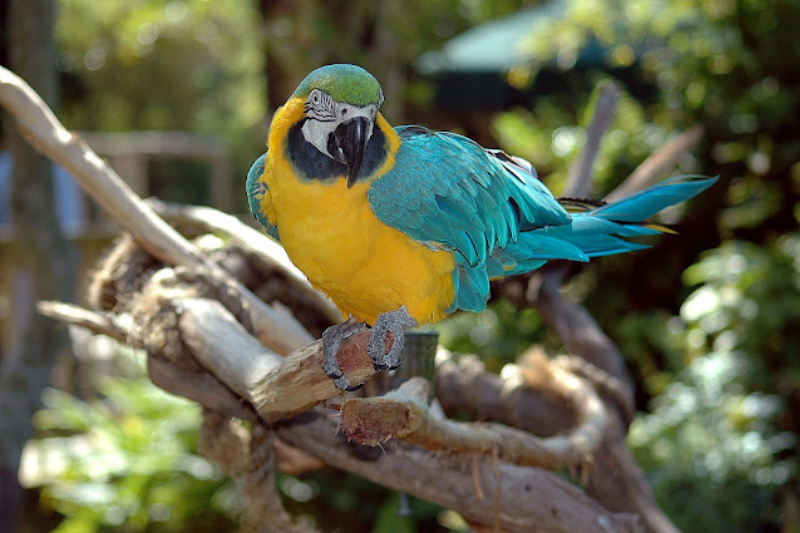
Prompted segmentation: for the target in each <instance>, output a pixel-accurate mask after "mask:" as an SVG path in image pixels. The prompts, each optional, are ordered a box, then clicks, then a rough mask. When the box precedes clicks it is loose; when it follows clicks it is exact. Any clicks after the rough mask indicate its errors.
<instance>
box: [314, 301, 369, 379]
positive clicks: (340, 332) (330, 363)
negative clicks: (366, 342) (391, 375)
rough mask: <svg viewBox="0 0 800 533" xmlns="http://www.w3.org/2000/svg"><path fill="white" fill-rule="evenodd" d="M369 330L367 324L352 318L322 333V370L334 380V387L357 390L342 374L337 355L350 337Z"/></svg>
mask: <svg viewBox="0 0 800 533" xmlns="http://www.w3.org/2000/svg"><path fill="white" fill-rule="evenodd" d="M365 329H367V326H366V324H364V323H363V322H359V321H357V320H356V319H354V318H353V317H350V318H349V319H347V320H346V321H344V322H342V323H341V324H336V325H333V326H331V327H329V328H328V329H326V330H325V331H323V332H322V354H323V359H322V370H324V371H325V373H326V374H328V376H329V377H331V378H332V379H333V383H334V385H336V387H338V388H340V389H342V390H356V389H357V388H358V386H357V387H352V386H351V385H350V380H348V379H347V377H346V376H345V375H343V374H342V369H341V368H339V361H338V360H337V359H336V354H337V353H338V352H339V347H340V346H341V345H342V342H343V341H344V340H345V339H347V338H348V337H352V336H353V335H355V334H356V333H359V332H361V331H364V330H365Z"/></svg>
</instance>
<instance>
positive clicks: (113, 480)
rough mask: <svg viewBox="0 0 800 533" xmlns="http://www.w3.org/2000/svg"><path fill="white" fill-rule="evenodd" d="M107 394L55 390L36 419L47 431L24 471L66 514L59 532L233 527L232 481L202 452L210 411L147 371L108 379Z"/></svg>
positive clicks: (36, 443) (104, 391) (44, 500)
mask: <svg viewBox="0 0 800 533" xmlns="http://www.w3.org/2000/svg"><path fill="white" fill-rule="evenodd" d="M98 390H99V392H100V393H101V394H102V395H103V399H95V400H90V401H83V400H79V399H77V398H75V397H73V396H70V395H68V394H65V393H63V392H59V391H57V390H54V389H50V390H48V391H47V392H46V393H45V395H44V398H43V399H44V409H42V410H41V411H39V412H38V413H37V415H36V420H35V423H36V427H37V429H38V431H39V432H40V433H41V434H42V435H43V436H42V437H41V438H39V439H38V440H35V441H31V443H29V445H28V446H29V447H28V449H27V450H26V463H25V466H24V468H23V471H24V472H25V476H26V478H27V481H26V483H27V484H28V485H29V486H38V487H41V488H42V503H43V504H44V505H46V506H50V507H52V508H53V509H55V510H56V511H58V512H59V513H61V514H63V515H64V516H65V518H64V520H63V521H62V522H61V524H60V525H59V527H58V528H57V529H56V530H55V531H57V532H58V533H73V532H75V533H78V532H79V533H90V532H110V531H129V532H136V531H147V532H163V533H167V532H178V531H187V530H191V531H199V532H202V531H220V530H223V529H232V526H233V523H234V522H233V521H232V518H233V517H234V515H235V514H236V512H237V510H236V508H235V505H234V504H232V500H233V495H232V493H231V491H232V487H231V485H230V482H229V481H227V480H226V479H225V478H224V477H223V476H222V474H221V473H220V471H219V470H218V468H217V467H216V466H215V465H214V464H212V463H209V462H208V461H207V460H206V459H204V458H203V457H201V456H199V455H197V452H196V449H197V433H198V429H199V424H200V409H199V407H198V406H197V404H195V403H193V402H190V401H188V400H185V399H183V398H179V397H176V396H172V395H169V394H167V393H165V392H163V391H161V390H160V389H158V388H156V387H155V386H154V385H153V384H152V383H150V381H149V380H148V379H147V378H146V377H139V378H136V379H120V378H106V379H104V380H103V381H102V382H101V383H100V384H99V386H98Z"/></svg>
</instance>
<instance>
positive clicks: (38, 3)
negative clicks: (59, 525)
mask: <svg viewBox="0 0 800 533" xmlns="http://www.w3.org/2000/svg"><path fill="white" fill-rule="evenodd" d="M55 12H56V7H55V0H12V1H11V2H10V3H9V7H8V18H7V19H6V23H7V30H8V32H7V35H8V36H9V42H8V48H9V59H10V63H11V66H12V67H13V68H14V69H15V70H16V72H18V73H19V75H20V76H22V77H23V78H24V79H26V80H27V81H28V82H29V83H30V84H31V85H32V86H33V87H34V88H35V89H36V90H37V91H38V93H39V94H40V95H41V96H42V98H43V99H44V100H45V101H47V102H48V103H50V104H51V105H52V103H53V102H54V100H55V99H56V73H55V62H54V50H55V45H54V38H53V32H54V22H55ZM5 135H6V139H7V141H8V143H7V147H8V150H9V152H10V154H11V157H12V158H13V161H14V168H13V173H12V178H11V180H12V186H11V189H12V193H11V204H12V205H11V211H12V220H13V224H14V240H15V246H14V249H15V250H16V257H15V260H16V266H15V269H16V272H15V275H14V280H15V283H14V285H15V286H14V287H12V294H14V295H15V296H14V297H13V299H12V301H13V302H14V307H13V309H12V312H13V313H14V322H15V324H16V325H17V327H16V328H15V333H14V344H13V346H12V347H11V350H10V353H8V354H6V357H5V358H4V359H3V360H2V361H0V363H1V365H0V501H2V502H3V512H2V513H0V531H12V530H13V529H14V527H15V526H14V524H15V522H16V517H17V514H18V511H19V507H20V502H21V495H22V490H21V487H20V485H19V481H18V477H17V472H18V470H19V466H20V457H21V454H22V448H23V446H24V445H25V442H26V441H27V440H28V439H29V438H30V436H31V435H32V433H33V426H32V416H33V414H34V412H35V411H36V410H37V409H38V407H39V404H40V395H41V392H42V389H44V388H45V387H46V386H47V385H48V384H49V382H50V372H51V368H52V366H53V362H54V361H55V359H56V357H57V356H58V354H59V352H60V351H61V350H62V349H63V348H64V346H65V341H66V330H65V329H64V328H63V326H58V325H56V323H55V322H53V321H52V320H50V319H47V318H44V317H42V316H41V315H39V314H37V313H36V311H35V308H34V306H33V304H34V302H35V301H36V300H40V299H53V298H57V299H60V298H66V299H71V295H72V292H73V286H74V278H75V273H74V271H75V256H74V251H73V248H72V246H71V245H70V243H69V242H68V241H67V240H66V239H65V237H64V235H63V234H62V232H61V230H60V229H59V225H58V221H57V219H56V215H55V209H54V198H53V177H52V175H53V172H52V164H51V163H50V162H49V161H48V160H47V159H46V158H44V157H42V156H41V155H39V154H38V153H37V152H35V151H34V150H33V148H31V147H30V146H29V145H28V144H27V143H26V142H25V140H24V139H22V137H21V136H20V135H19V132H18V131H17V128H16V127H15V126H14V124H13V122H12V119H10V118H6V124H5Z"/></svg>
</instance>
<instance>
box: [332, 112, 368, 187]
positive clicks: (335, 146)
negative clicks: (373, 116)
mask: <svg viewBox="0 0 800 533" xmlns="http://www.w3.org/2000/svg"><path fill="white" fill-rule="evenodd" d="M367 141H369V121H368V120H367V119H366V118H365V117H356V118H354V119H352V120H348V121H347V122H344V123H342V124H339V126H337V127H336V129H335V130H334V131H333V134H331V136H330V137H329V138H328V152H329V153H330V154H334V157H335V158H336V160H338V161H339V162H340V163H342V164H343V165H345V166H346V167H347V187H348V188H349V187H352V186H353V185H355V184H356V182H357V181H358V177H359V175H360V173H361V164H362V163H363V162H364V152H366V150H367ZM331 145H332V146H331Z"/></svg>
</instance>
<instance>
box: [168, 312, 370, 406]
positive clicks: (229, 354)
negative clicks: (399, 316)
mask: <svg viewBox="0 0 800 533" xmlns="http://www.w3.org/2000/svg"><path fill="white" fill-rule="evenodd" d="M180 308H181V316H180V319H179V327H180V330H181V333H182V334H183V339H184V341H185V342H186V343H187V345H188V346H189V347H190V348H191V349H192V353H193V355H194V357H195V358H196V359H197V360H198V361H199V362H200V363H201V364H202V365H203V366H204V367H205V368H207V369H208V370H209V371H210V372H211V373H212V374H214V375H215V376H217V377H218V378H219V379H220V380H222V381H223V382H224V383H225V384H226V385H227V386H228V387H229V388H230V389H231V390H233V391H234V392H236V393H237V394H239V395H240V396H242V398H244V399H245V400H247V401H248V402H249V403H250V404H252V405H253V407H254V408H255V410H256V412H257V413H258V414H259V416H261V418H263V419H264V420H266V421H268V422H274V421H276V420H280V419H282V418H286V417H288V416H292V415H294V414H297V413H299V412H302V411H306V410H308V409H311V408H312V407H313V406H315V405H317V404H318V403H321V402H323V401H325V400H328V399H330V398H333V397H334V396H338V395H340V394H341V393H342V391H341V390H339V389H337V388H336V386H335V385H334V384H333V380H331V379H330V378H329V377H328V376H327V374H325V372H324V371H323V370H322V358H323V354H322V343H321V342H319V341H318V342H314V343H312V344H310V345H308V346H306V347H304V348H301V349H299V350H297V351H295V352H294V353H292V354H291V355H289V356H288V357H286V358H284V357H281V356H279V355H277V354H275V353H272V352H269V351H268V350H265V349H264V347H263V346H262V345H261V344H260V343H259V342H258V341H257V340H256V339H254V338H253V337H250V335H249V334H248V333H247V332H246V331H245V330H244V328H243V327H242V326H241V324H239V322H237V321H236V319H234V318H233V315H231V314H230V312H228V310H227V309H225V308H224V307H223V306H222V305H221V304H220V303H219V302H216V301H214V300H208V299H202V298H197V299H184V300H181V303H180ZM208 324H214V327H213V328H209V327H208ZM369 334H370V332H369V331H364V332H362V333H360V334H358V335H355V336H353V337H351V338H349V339H347V340H346V341H345V342H344V343H343V345H342V347H341V349H340V350H339V352H338V354H337V359H338V360H339V367H340V368H341V369H342V372H344V374H345V375H346V376H347V377H348V378H349V379H350V383H352V384H354V385H358V384H361V383H363V382H364V381H366V380H367V379H369V378H370V377H372V376H373V375H375V374H376V373H377V370H375V368H374V366H373V365H372V360H371V359H370V357H369V355H367V353H366V347H367V343H368V342H369Z"/></svg>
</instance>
